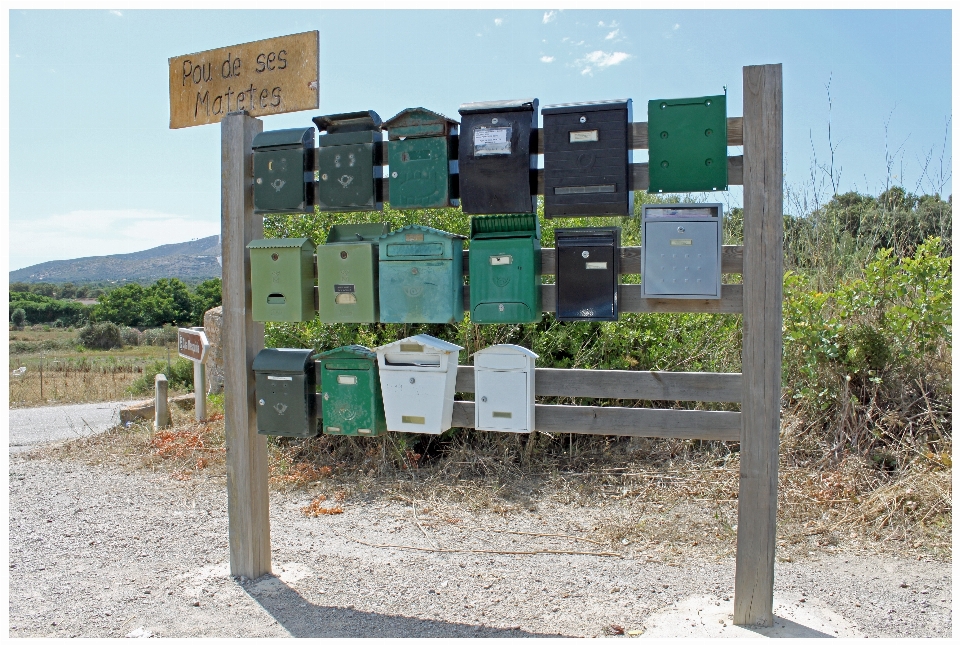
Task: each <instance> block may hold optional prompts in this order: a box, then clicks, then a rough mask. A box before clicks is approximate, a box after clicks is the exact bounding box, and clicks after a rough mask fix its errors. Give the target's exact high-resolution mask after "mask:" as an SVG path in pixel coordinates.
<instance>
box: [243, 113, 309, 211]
mask: <svg viewBox="0 0 960 645" xmlns="http://www.w3.org/2000/svg"><path fill="white" fill-rule="evenodd" d="M252 145H253V211H254V212H255V213H312V212H313V204H314V200H315V198H314V192H315V185H314V181H313V127H312V126H311V127H309V128H291V129H289V130H273V131H270V132H261V133H260V134H258V135H257V136H255V137H254V138H253V144H252Z"/></svg>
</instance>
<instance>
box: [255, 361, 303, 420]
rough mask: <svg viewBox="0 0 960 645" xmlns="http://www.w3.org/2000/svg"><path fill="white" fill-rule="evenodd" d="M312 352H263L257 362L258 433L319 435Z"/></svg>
mask: <svg viewBox="0 0 960 645" xmlns="http://www.w3.org/2000/svg"><path fill="white" fill-rule="evenodd" d="M312 354H313V350H312V349H262V350H260V353H259V354H257V356H256V358H254V359H253V371H254V373H255V375H256V387H257V390H256V395H257V433H258V434H268V435H276V436H280V437H313V436H315V435H316V434H317V400H316V389H317V387H316V375H315V373H314V364H313V358H312Z"/></svg>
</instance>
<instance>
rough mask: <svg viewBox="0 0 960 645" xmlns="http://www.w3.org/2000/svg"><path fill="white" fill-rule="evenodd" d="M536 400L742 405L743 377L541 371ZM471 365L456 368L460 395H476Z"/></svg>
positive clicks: (536, 382) (552, 369) (686, 373)
mask: <svg viewBox="0 0 960 645" xmlns="http://www.w3.org/2000/svg"><path fill="white" fill-rule="evenodd" d="M535 378H536V380H535V387H536V395H537V396H576V397H589V398H596V399H634V400H641V401H710V402H719V403H739V401H740V396H741V388H742V385H741V384H742V379H741V377H740V374H736V373H727V374H722V373H711V372H641V371H636V372H634V371H630V370H577V369H555V368H550V367H538V368H537V369H536V377H535ZM473 391H474V377H473V366H472V365H460V366H459V367H458V368H457V392H473Z"/></svg>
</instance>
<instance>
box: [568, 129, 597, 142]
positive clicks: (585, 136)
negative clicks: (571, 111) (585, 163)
mask: <svg viewBox="0 0 960 645" xmlns="http://www.w3.org/2000/svg"><path fill="white" fill-rule="evenodd" d="M599 140H600V131H599V130H580V131H578V132H571V133H570V143H586V142H588V141H599Z"/></svg>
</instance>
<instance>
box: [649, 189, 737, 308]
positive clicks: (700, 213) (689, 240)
mask: <svg viewBox="0 0 960 645" xmlns="http://www.w3.org/2000/svg"><path fill="white" fill-rule="evenodd" d="M642 218H643V219H642V221H641V227H642V236H643V237H642V244H643V250H642V252H641V254H640V295H641V297H643V298H698V299H717V298H720V277H721V272H720V250H721V243H722V239H723V226H722V223H723V205H721V204H647V205H645V206H644V207H643V214H642Z"/></svg>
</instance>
